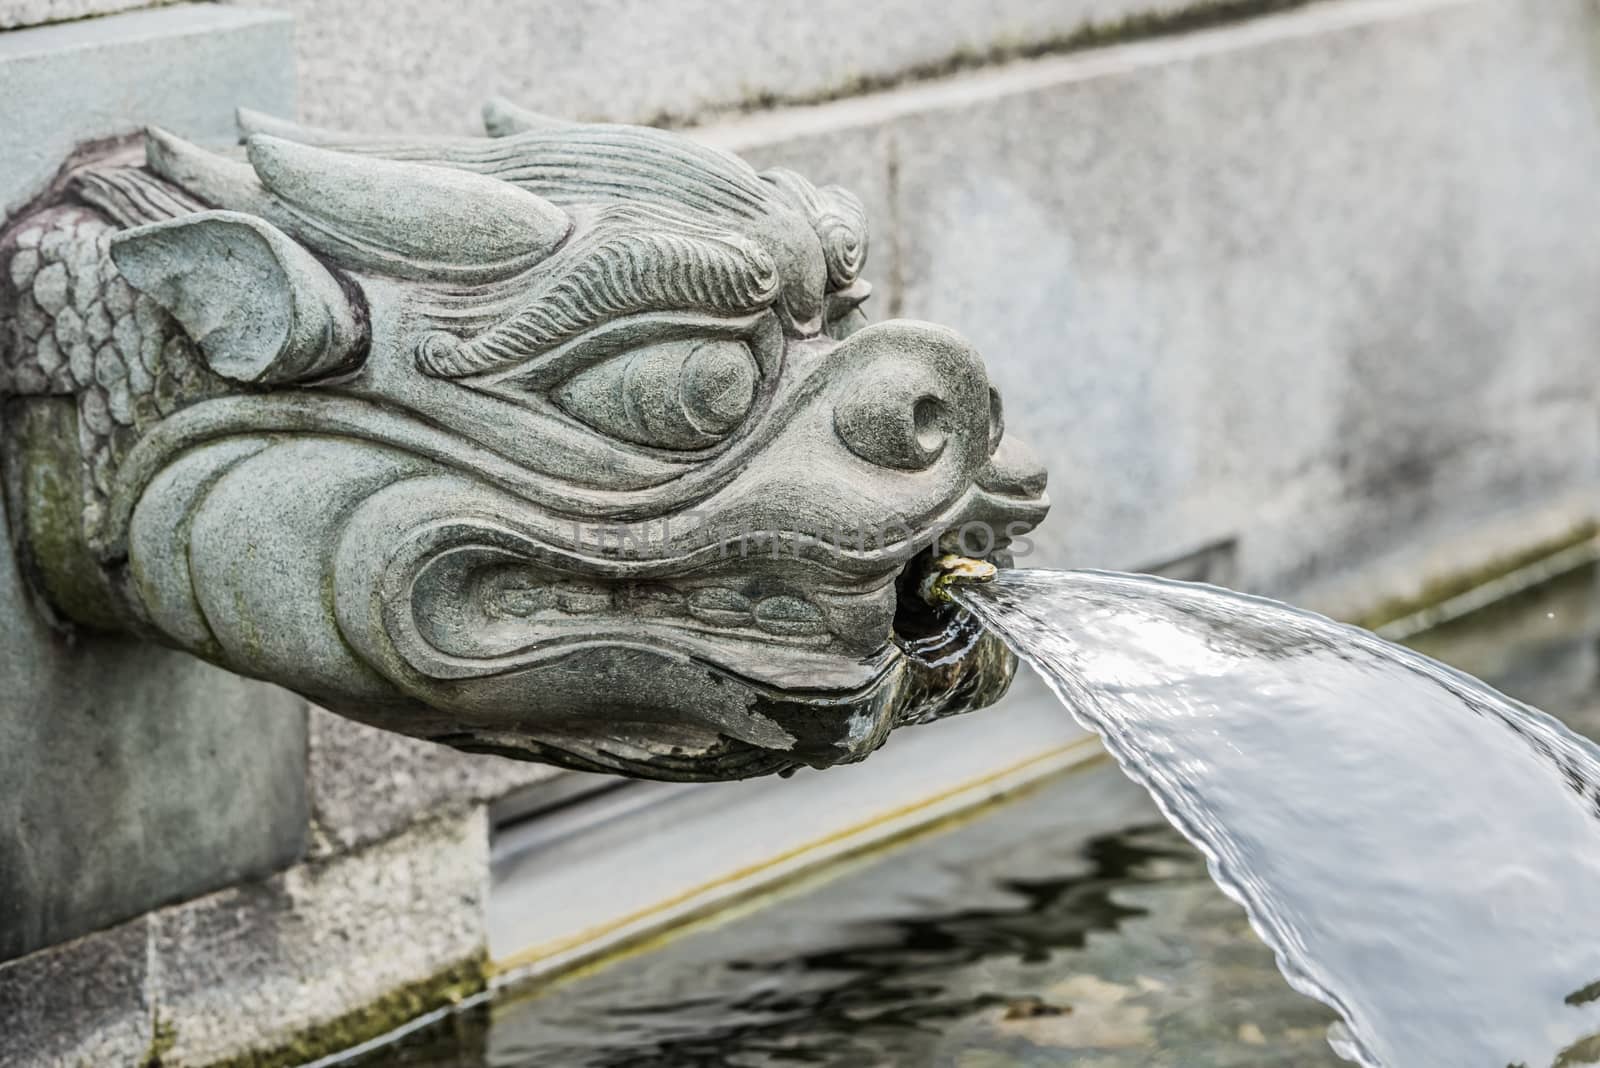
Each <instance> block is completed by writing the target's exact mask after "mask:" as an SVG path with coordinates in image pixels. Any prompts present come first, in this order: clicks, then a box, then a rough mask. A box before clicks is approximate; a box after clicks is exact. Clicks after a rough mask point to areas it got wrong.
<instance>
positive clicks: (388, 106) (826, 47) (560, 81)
mask: <svg viewBox="0 0 1600 1068" xmlns="http://www.w3.org/2000/svg"><path fill="white" fill-rule="evenodd" d="M245 2H248V3H252V4H257V3H262V2H264V3H265V4H266V5H268V6H272V7H278V8H283V9H286V10H288V11H292V12H293V13H294V16H295V22H296V24H297V26H298V27H299V30H298V33H297V37H296V47H297V50H298V54H299V76H300V81H301V87H302V92H301V117H302V118H303V119H304V120H305V121H307V122H313V123H319V124H324V125H333V126H349V127H371V128H375V129H389V130H394V131H404V132H407V133H414V132H417V131H419V130H439V131H449V132H461V131H470V130H472V129H474V128H475V125H476V122H477V108H478V105H479V104H480V103H481V101H482V97H483V95H484V94H485V93H486V92H496V93H502V94H505V95H506V96H509V97H511V98H513V99H515V100H516V101H517V102H519V103H522V104H525V105H527V106H529V107H533V108H537V109H539V110H542V111H547V112H550V113H551V114H555V115H562V116H565V117H570V118H583V119H603V120H607V121H612V122H647V121H652V120H656V119H659V118H663V117H667V118H673V119H678V120H682V119H689V118H695V117H698V116H702V115H704V114H706V113H707V112H715V111H717V110H719V109H730V108H735V109H736V108H750V107H759V106H765V105H767V104H769V103H770V102H772V101H773V100H775V99H782V100H796V99H802V100H804V99H815V98H822V97H833V96H840V95H848V94H850V93H853V92H857V91H859V90H860V88H861V87H862V86H863V85H874V84H882V83H884V82H888V81H893V80H895V79H897V78H901V77H906V76H909V75H917V74H922V75H925V74H927V73H930V72H934V71H939V70H942V69H945V68H948V67H951V66H957V65H960V64H962V63H968V62H973V61H975V60H977V59H979V58H981V57H985V56H990V55H995V54H1001V55H1004V54H1011V53H1014V52H1016V51H1018V50H1028V49H1033V48H1040V47H1048V46H1051V45H1053V44H1061V43H1064V42H1066V41H1068V40H1070V39H1071V38H1073V37H1074V35H1081V34H1083V33H1084V31H1085V30H1086V28H1088V27H1098V28H1100V29H1102V30H1110V29H1112V28H1114V27H1116V26H1118V25H1119V24H1122V23H1124V22H1125V21H1126V20H1129V19H1132V18H1140V17H1144V16H1156V17H1158V18H1159V17H1161V16H1171V15H1174V14H1176V13H1179V12H1182V11H1185V10H1187V9H1190V8H1193V7H1196V6H1205V5H1206V4H1208V3H1210V2H1211V0H957V2H954V3H943V4H938V5H930V4H928V3H925V2H924V0H875V2H873V3H861V2H860V0H771V2H767V3H762V4H760V5H757V6H752V5H750V4H748V3H745V4H740V3H733V2H731V0H598V2H594V0H591V2H586V3H571V2H568V0H534V2H531V3H528V2H516V0H463V2H461V3H457V4H455V5H453V6H452V7H451V9H450V13H449V15H448V17H441V15H440V10H439V8H438V6H437V5H436V4H434V3H432V2H430V0H344V2H339V3H327V2H325V0H245ZM1265 2H1266V0H1263V4H1262V6H1265ZM1238 6H1240V7H1241V8H1244V7H1248V6H1251V5H1250V4H1249V3H1248V0H1247V3H1245V4H1242V5H1238ZM374 27H382V31H381V32H376V33H375V32H373V28H374ZM602 71H603V72H604V73H603V74H600V73H598V72H602Z"/></svg>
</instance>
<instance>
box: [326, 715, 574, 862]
mask: <svg viewBox="0 0 1600 1068" xmlns="http://www.w3.org/2000/svg"><path fill="white" fill-rule="evenodd" d="M560 774H562V773H561V772H560V771H559V770H558V769H556V768H552V767H550V766H549V765H546V764H532V763H529V762H527V761H522V760H508V759H506V758H505V757H497V756H484V755H480V754H475V753H463V752H461V751H460V750H459V749H451V748H450V747H449V746H444V745H437V744H435V743H433V742H425V741H422V740H421V739H418V738H410V737H407V736H406V735H403V734H396V733H394V732H393V731H385V730H379V729H378V728H377V727H368V726H366V725H365V724H362V723H357V722H355V721H354V720H349V719H345V718H344V717H342V716H336V715H334V714H332V713H331V712H325V711H323V710H322V709H320V708H314V709H312V712H311V782H310V788H311V817H312V821H313V823H312V835H313V840H314V844H313V850H314V851H315V852H317V853H327V852H332V851H343V850H348V849H353V848H355V847H357V846H361V845H365V844H367V843H369V842H375V841H378V840H379V839H382V838H387V837H389V836H390V835H393V834H396V833H398V832H399V831H401V830H403V829H405V828H406V827H408V826H409V825H411V824H412V823H414V822H416V821H417V820H419V819H424V818H430V817H434V816H440V815H444V814H448V813H460V812H465V811H466V810H468V809H469V808H471V807H473V806H477V805H482V804H483V803H485V802H488V801H494V800H498V799H499V798H501V797H504V796H506V795H507V794H509V793H512V792H513V791H515V790H517V789H520V788H521V787H524V786H530V785H532V784H533V783H536V782H542V781H543V780H545V779H549V778H552V777H553V776H556V775H560Z"/></svg>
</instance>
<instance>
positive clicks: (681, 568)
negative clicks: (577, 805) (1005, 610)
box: [0, 106, 1047, 780]
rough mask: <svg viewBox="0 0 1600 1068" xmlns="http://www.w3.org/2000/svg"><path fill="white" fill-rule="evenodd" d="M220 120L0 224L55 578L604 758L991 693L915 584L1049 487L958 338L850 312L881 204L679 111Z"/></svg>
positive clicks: (131, 152)
mask: <svg viewBox="0 0 1600 1068" xmlns="http://www.w3.org/2000/svg"><path fill="white" fill-rule="evenodd" d="M491 118H492V121H491V123H490V125H491V128H492V129H493V131H494V132H495V133H496V134H499V135H500V136H497V137H493V138H460V139H427V140H422V139H405V138H368V137H361V136H354V135H346V134H340V133H335V132H331V131H325V130H313V129H306V128H300V127H295V126H292V125H290V124H287V123H283V122H281V121H279V120H274V119H268V118H265V117H262V116H258V115H253V114H249V113H242V114H241V116H240V122H241V126H242V128H243V132H244V137H243V149H242V151H240V150H227V151H222V152H213V151H209V150H206V149H202V148H199V147H197V146H195V145H192V144H189V143H187V142H184V141H182V140H180V139H178V138H176V137H174V136H172V135H170V134H168V133H165V132H163V131H159V130H152V131H150V132H149V133H148V134H147V136H146V137H145V139H144V142H143V144H142V145H132V144H130V145H125V146H121V147H113V148H107V149H104V150H101V151H98V152H96V153H93V154H90V155H82V156H79V157H77V158H75V160H74V162H73V164H72V166H71V167H70V168H69V169H67V170H65V171H63V174H62V177H61V179H60V181H58V182H57V184H56V185H55V187H54V191H53V192H52V193H51V194H50V195H49V196H47V197H45V198H44V199H42V200H41V201H40V202H38V203H37V204H35V205H34V206H33V207H32V208H31V209H29V210H28V211H27V212H25V213H23V214H22V215H20V216H19V217H17V218H15V219H13V220H11V221H10V223H9V224H8V225H7V226H6V227H5V228H4V230H0V397H3V398H4V401H5V422H4V430H5V440H4V469H5V482H6V490H7V514H8V516H9V523H10V527H11V531H10V533H11V536H12V538H13V540H14V541H15V543H16V544H17V546H18V550H19V552H18V556H19V559H20V560H21V561H22V564H23V567H24V570H25V572H26V576H27V578H28V580H29V582H30V584H31V587H32V589H33V591H34V593H35V594H36V601H37V603H38V605H39V607H40V610H41V611H42V612H44V613H46V614H47V615H48V616H49V617H50V618H51V619H52V620H53V621H55V622H56V623H58V624H59V625H60V626H62V627H63V628H68V629H76V630H85V631H96V630H98V631H111V632H121V633H126V634H132V635H135V636H138V637H141V638H144V639H147V640H150V641H155V642H160V643H163V644H166V645H171V646H175V647H178V648H181V649H185V650H187V651H189V652H191V653H193V654H194V655H196V656H199V657H202V658H204V659H206V660H208V661H211V662H213V663H216V664H219V665H221V666H223V667H225V668H228V669H230V670H232V671H235V672H238V673H239V674H242V675H247V676H251V677H255V678H260V679H265V680H269V681H272V682H275V683H279V684H281V685H284V686H287V687H289V688H291V689H294V690H296V691H298V692H300V693H302V694H304V695H306V696H307V697H308V698H310V699H312V700H314V701H316V702H318V703H319V704H322V705H324V706H326V707H328V708H329V709H331V710H333V711H335V712H338V713H341V714H343V715H346V716H350V717H352V718H354V719H358V720H362V721H364V722H367V723H371V724H374V725H377V726H380V727H385V728H389V729H392V730H397V731H402V732H404V733H407V734H412V735H416V736H419V737H424V738H430V739H433V740H436V741H440V742H445V743H448V744H451V745H454V746H458V747H460V748H463V749H469V750H480V751H490V752H495V753H501V754H505V755H510V756H515V757H520V758H523V759H529V760H540V761H547V762H551V763H556V764H561V765H565V766H569V767H574V768H581V769H586V770H596V771H607V772H614V773H620V774H626V775H634V776H642V777H651V778H665V779H683V780H695V779H728V778H741V777H746V776H752V775H760V774H766V773H770V772H783V771H787V770H790V769H793V768H795V767H799V766H803V765H811V766H827V765H831V764H835V763H840V762H847V761H854V760H859V759H861V758H862V757H864V756H866V755H867V754H868V753H870V752H871V751H872V750H874V749H875V748H877V747H878V746H879V745H881V744H882V743H883V741H884V739H885V737H886V736H887V735H888V733H889V732H890V731H891V730H892V729H893V728H894V727H896V726H900V725H903V724H907V723H916V722H922V721H925V720H928V719H933V718H937V717H939V716H943V715H947V714H951V713H954V712H959V711H965V710H967V709H969V708H976V707H980V706H982V705H984V704H987V703H990V702H992V701H993V700H995V699H996V698H997V697H998V696H999V695H1000V694H1001V693H1003V692H1004V691H1005V689H1006V687H1007V685H1008V684H1009V682H1010V679H1011V676H1012V673H1013V671H1014V669H1015V661H1014V659H1013V657H1012V655H1011V654H1010V653H1009V652H1008V651H1007V650H1006V649H1005V648H1004V647H1003V646H1002V645H1001V643H1000V642H999V641H998V640H996V639H995V638H993V637H991V636H989V635H988V634H987V633H986V632H984V631H982V630H981V629H980V628H978V626H977V625H976V623H975V622H973V621H972V620H971V618H970V617H968V616H966V615H965V614H964V613H962V612H960V611H958V610H957V609H956V608H955V606H953V605H951V604H949V603H945V604H936V605H930V604H928V603H926V602H925V601H923V599H922V598H920V597H918V596H917V593H918V590H919V586H920V585H921V583H922V582H923V581H924V578H925V577H926V576H927V575H928V574H930V573H932V574H935V577H936V583H935V584H936V585H937V577H938V575H941V574H943V572H929V567H930V564H929V561H931V560H933V559H934V558H935V557H936V556H938V555H939V554H941V553H946V552H949V551H951V549H952V548H954V547H956V546H958V545H959V547H960V548H961V550H962V552H963V554H964V555H977V556H981V557H982V558H983V559H984V561H986V563H984V564H983V565H982V566H986V567H992V566H994V565H995V564H999V565H1004V564H1006V563H1008V562H1009V561H1008V557H1007V547H1008V545H1009V544H1010V543H1011V542H1012V540H1013V539H1016V538H1018V537H1020V536H1021V535H1022V534H1024V533H1025V532H1027V531H1028V530H1030V529H1031V528H1032V527H1033V526H1034V525H1035V524H1036V523H1037V522H1039V520H1040V519H1042V518H1043V516H1044V514H1045V510H1046V507H1047V501H1046V498H1045V494H1044V485H1045V474H1044V471H1043V468H1042V467H1041V466H1040V465H1039V464H1038V462H1037V461H1036V460H1034V459H1033V457H1032V455H1031V454H1030V453H1029V452H1028V451H1027V450H1026V448H1025V447H1023V446H1022V445H1021V444H1020V443H1019V442H1017V441H1016V440H1015V439H1014V438H1012V437H1011V436H1009V435H1007V434H1006V433H1005V432H1004V429H1003V420H1002V418H1001V409H1000V399H999V396H998V394H997V393H996V392H995V391H994V390H993V389H992V388H991V386H990V385H989V380H988V375H987V372H986V369H985V367H984V364H983V361H982V360H981V359H980V358H979V356H978V354H977V353H976V351H975V350H974V349H973V348H972V346H971V345H969V344H968V343H967V342H966V341H964V340H963V339H962V338H961V337H959V336H958V335H956V334H955V333H953V332H951V331H949V330H946V329H944V328H942V327H938V326H933V325H929V324H925V323H916V322H909V321H891V322H885V323H880V324H877V325H871V326H868V325H867V324H866V320H865V318H864V316H863V314H862V310H861V305H862V303H863V302H864V301H865V300H866V299H867V296H868V294H869V292H870V287H869V286H868V284H867V283H866V281H865V280H864V279H863V278H862V277H861V272H862V268H863V265H864V262H865V259H866V254H867V220H866V216H865V212H864V210H863V208H862V205H861V202H860V201H859V200H857V198H856V197H854V196H853V195H852V194H850V193H849V192H847V191H845V190H843V189H840V188H838V187H835V186H822V187H818V186H816V185H814V184H812V183H811V182H810V181H808V180H806V179H805V178H803V177H801V176H800V175H798V174H795V173H792V172H790V171H784V170H771V171H766V172H761V173H758V172H757V171H755V170H754V169H752V168H751V167H750V166H749V165H747V164H746V163H744V162H743V161H742V160H740V159H738V158H737V157H735V156H732V155H730V154H728V153H725V152H721V151H719V150H716V149H712V148H708V147H706V146H703V145H700V144H697V143H695V142H694V141H692V140H690V139H688V138H685V137H681V136H678V135H675V134H671V133H667V132H664V131H660V130H653V129H642V128H636V127H627V126H613V125H603V124H602V125H594V124H578V123H567V122H562V121H558V120H550V119H544V118H540V117H537V116H531V115H527V114H524V113H520V112H515V111H514V110H508V109H506V108H504V107H503V106H502V107H500V108H497V109H496V111H495V113H494V114H493V116H492V117H491Z"/></svg>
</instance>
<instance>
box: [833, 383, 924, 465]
mask: <svg viewBox="0 0 1600 1068" xmlns="http://www.w3.org/2000/svg"><path fill="white" fill-rule="evenodd" d="M919 377H921V378H924V379H926V376H925V375H919V374H918V373H917V369H916V368H915V367H903V366H897V365H884V366H881V367H879V368H876V369H875V372H874V373H873V374H872V375H870V376H868V377H866V378H865V380H864V381H863V382H862V383H861V384H860V386H859V387H858V388H857V389H856V390H855V391H854V392H853V393H852V394H851V395H850V396H848V397H846V398H845V399H844V400H843V401H842V402H841V403H840V404H839V407H838V408H837V409H836V410H835V411H834V416H833V426H834V430H835V432H836V433H837V434H838V435H839V440H840V441H842V442H844V445H845V448H847V449H849V450H850V451H851V452H852V453H854V454H855V455H857V456H859V457H861V458H862V459H863V460H866V461H867V462H868V463H872V464H876V465H878V466H879V467H891V468H894V469H895V470H898V471H922V470H925V469H927V468H929V467H932V466H933V465H934V463H936V462H937V461H938V459H939V457H940V456H941V455H943V454H944V450H945V446H946V445H947V444H948V442H949V438H950V432H951V418H950V416H951V408H950V405H949V404H948V403H947V402H946V401H945V399H944V398H943V397H941V396H939V395H938V394H936V393H933V392H930V390H929V385H928V383H927V382H926V381H923V382H921V383H918V382H917V379H918V378H919Z"/></svg>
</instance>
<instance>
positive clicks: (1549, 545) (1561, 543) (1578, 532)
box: [1349, 520, 1600, 630]
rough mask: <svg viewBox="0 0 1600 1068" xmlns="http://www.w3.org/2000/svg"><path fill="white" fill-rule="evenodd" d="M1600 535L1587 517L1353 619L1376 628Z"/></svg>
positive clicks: (1440, 578) (1594, 523) (1359, 623)
mask: <svg viewBox="0 0 1600 1068" xmlns="http://www.w3.org/2000/svg"><path fill="white" fill-rule="evenodd" d="M1597 535H1600V523H1597V522H1596V521H1594V520H1585V521H1584V522H1582V523H1579V524H1578V525H1577V526H1575V527H1573V528H1572V529H1570V530H1568V531H1566V532H1565V533H1562V534H1559V535H1556V536H1555V537H1552V538H1547V539H1545V540H1543V541H1539V542H1535V543H1534V544H1532V545H1529V546H1528V547H1527V548H1525V549H1519V550H1517V551H1516V552H1511V553H1505V554H1502V555H1500V556H1495V557H1492V558H1490V559H1489V560H1487V561H1485V562H1483V563H1482V564H1479V565H1477V566H1476V567H1469V568H1463V569H1462V570H1460V571H1455V572H1451V573H1450V574H1448V575H1441V576H1439V577H1438V578H1435V579H1432V580H1430V581H1428V582H1427V583H1425V584H1424V585H1423V587H1422V588H1421V589H1420V590H1418V591H1417V592H1416V593H1414V594H1409V595H1407V596H1403V597H1390V598H1387V599H1385V600H1383V601H1380V602H1379V603H1378V604H1376V605H1374V606H1373V607H1372V608H1371V609H1369V610H1368V611H1366V612H1363V613H1361V614H1360V615H1358V616H1356V617H1355V618H1353V619H1351V620H1349V622H1351V623H1354V624H1355V625H1356V626H1358V627H1365V628H1367V629H1368V630H1376V629H1378V628H1379V627H1382V626H1384V625H1386V624H1389V623H1393V622H1394V621H1395V620H1397V619H1404V618H1405V617H1407V616H1410V615H1414V614H1416V613H1417V612H1422V611H1425V610H1427V609H1429V608H1433V607H1435V606H1437V605H1440V604H1443V603H1444V602H1445V601H1448V600H1450V599H1451V598H1453V597H1459V596H1461V595H1462V594H1464V593H1466V592H1468V591H1469V590H1474V589H1477V588H1478V587H1479V586H1482V585H1485V584H1486V583H1490V582H1493V581H1495V580H1496V579H1499V578H1504V577H1505V576H1506V575H1509V574H1512V573H1513V572H1515V571H1520V570H1521V569H1522V568H1525V567H1528V566H1529V565H1531V564H1536V563H1538V562H1539V561H1540V560H1543V559H1545V558H1546V557H1549V556H1554V555H1555V554H1556V553H1559V552H1561V551H1562V550H1564V549H1570V548H1572V547H1573V546H1575V545H1580V544H1582V543H1583V542H1586V541H1589V540H1591V539H1593V538H1595V537H1596V536H1597Z"/></svg>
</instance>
